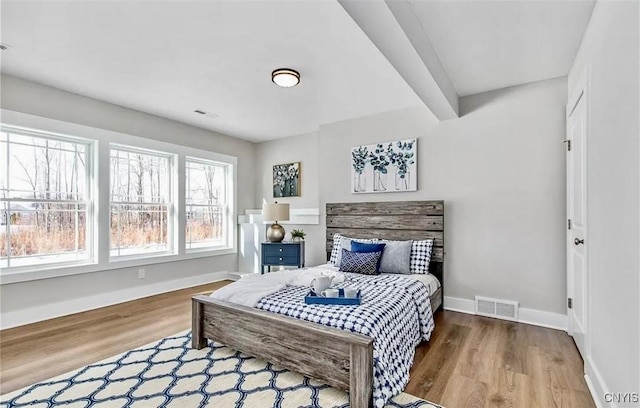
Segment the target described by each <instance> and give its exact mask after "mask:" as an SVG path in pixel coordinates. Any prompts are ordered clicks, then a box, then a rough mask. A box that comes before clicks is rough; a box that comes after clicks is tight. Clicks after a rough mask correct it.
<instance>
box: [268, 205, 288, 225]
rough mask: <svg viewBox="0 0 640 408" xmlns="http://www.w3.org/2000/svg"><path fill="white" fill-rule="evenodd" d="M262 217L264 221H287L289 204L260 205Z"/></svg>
mask: <svg viewBox="0 0 640 408" xmlns="http://www.w3.org/2000/svg"><path fill="white" fill-rule="evenodd" d="M262 217H263V218H264V220H265V221H288V220H289V204H278V203H275V204H267V203H264V204H262Z"/></svg>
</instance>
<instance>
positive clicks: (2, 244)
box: [0, 109, 238, 285]
mask: <svg viewBox="0 0 640 408" xmlns="http://www.w3.org/2000/svg"><path fill="white" fill-rule="evenodd" d="M0 114H1V115H2V120H3V122H2V123H0V285H4V284H10V283H16V282H26V281H30V280H35V279H48V278H55V277H59V276H71V275H76V274H82V273H90V272H100V271H107V270H111V269H121V268H130V267H137V266H143V265H152V264H159V263H163V262H173V261H183V260H187V259H196V258H204V257H210V256H217V255H225V254H233V253H236V251H237V248H236V234H237V226H236V220H235V217H236V209H235V191H234V189H235V185H236V179H235V174H236V166H237V163H238V159H237V158H236V157H233V156H227V155H224V154H219V153H216V152H212V151H207V150H201V149H196V148H192V147H189V146H183V145H177V144H171V143H166V142H162V141H159V140H154V139H147V138H141V137H136V136H132V135H127V134H124V133H118V132H114V131H109V130H104V129H98V128H91V127H87V126H80V125H76V124H73V123H68V122H63V121H57V120H51V119H48V118H40V117H37V116H33V115H26V114H23V113H20V112H13V111H9V110H5V109H0ZM36 129H38V130H36ZM39 129H43V130H39ZM44 129H46V130H44ZM180 272H181V271H180V268H179V267H178V268H176V270H175V273H176V276H178V275H179V274H180Z"/></svg>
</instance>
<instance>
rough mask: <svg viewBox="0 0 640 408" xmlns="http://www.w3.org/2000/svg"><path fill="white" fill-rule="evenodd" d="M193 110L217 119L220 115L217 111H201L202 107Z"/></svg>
mask: <svg viewBox="0 0 640 408" xmlns="http://www.w3.org/2000/svg"><path fill="white" fill-rule="evenodd" d="M193 112H195V113H197V114H198V115H203V116H207V117H209V118H211V119H218V118H219V117H220V115H218V114H217V113H213V112H206V111H203V110H202V109H195V110H194V111H193Z"/></svg>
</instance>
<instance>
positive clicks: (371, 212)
mask: <svg viewBox="0 0 640 408" xmlns="http://www.w3.org/2000/svg"><path fill="white" fill-rule="evenodd" d="M336 232H337V233H340V234H341V235H344V236H347V237H353V238H379V239H388V240H408V239H413V240H421V239H428V238H433V240H434V247H433V253H432V255H431V262H430V263H429V272H430V273H432V274H433V275H435V277H436V278H438V280H439V281H440V283H441V285H442V287H444V279H443V262H444V253H445V250H444V201H442V200H439V201H389V202H376V203H371V202H370V203H327V260H328V259H329V257H330V256H331V248H333V234H335V233H336Z"/></svg>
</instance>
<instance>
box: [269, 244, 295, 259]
mask: <svg viewBox="0 0 640 408" xmlns="http://www.w3.org/2000/svg"><path fill="white" fill-rule="evenodd" d="M263 250H264V255H265V256H269V257H270V256H277V257H281V256H294V257H295V256H297V254H298V252H299V251H300V247H298V246H297V245H286V244H285V245H273V244H271V245H266V246H264V247H263Z"/></svg>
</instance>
